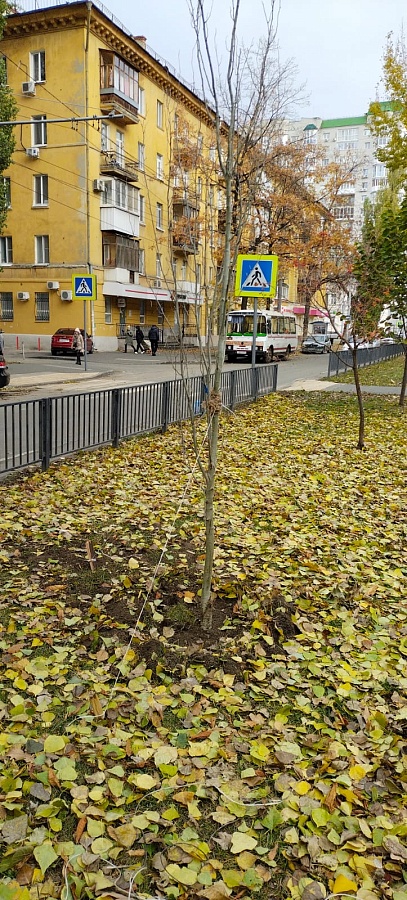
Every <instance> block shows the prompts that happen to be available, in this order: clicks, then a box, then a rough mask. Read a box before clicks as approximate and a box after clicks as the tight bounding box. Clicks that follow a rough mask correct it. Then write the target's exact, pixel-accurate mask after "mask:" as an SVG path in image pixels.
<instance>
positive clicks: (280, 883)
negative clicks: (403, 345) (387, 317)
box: [0, 394, 407, 900]
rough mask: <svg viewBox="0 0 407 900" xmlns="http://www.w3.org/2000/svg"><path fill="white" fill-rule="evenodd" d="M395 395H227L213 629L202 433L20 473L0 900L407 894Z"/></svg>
mask: <svg viewBox="0 0 407 900" xmlns="http://www.w3.org/2000/svg"><path fill="white" fill-rule="evenodd" d="M396 404H397V398H394V399H386V398H370V399H367V400H366V407H367V437H368V450H367V452H366V453H359V452H357V451H356V449H355V444H356V425H357V418H356V404H355V400H354V398H353V397H348V396H342V395H341V396H331V395H326V394H323V395H322V396H320V395H302V394H298V395H292V396H281V395H275V396H271V397H269V398H267V399H265V400H262V401H259V402H258V403H256V404H254V405H252V406H250V407H247V408H245V409H244V410H241V411H239V412H238V413H237V414H235V415H233V416H229V417H227V418H225V420H224V422H223V425H222V430H221V440H220V460H219V481H218V495H217V512H218V527H217V550H216V568H215V583H214V589H215V595H216V596H215V615H214V629H213V632H212V634H211V635H209V636H207V637H205V638H204V637H203V635H202V634H201V632H200V628H199V623H198V613H197V590H198V587H199V578H200V573H201V570H202V551H203V508H202V496H201V487H200V482H199V479H198V476H197V475H196V472H195V471H194V470H193V466H194V460H193V456H192V452H191V448H190V445H189V440H188V437H187V435H186V434H183V435H182V434H181V432H180V431H179V430H178V429H176V428H174V429H173V430H171V431H169V432H168V433H167V434H166V435H164V436H163V435H153V436H151V437H148V438H144V439H142V440H138V441H132V442H128V443H126V444H124V445H123V446H121V447H120V449H119V450H110V449H108V450H103V451H98V452H94V453H93V454H86V455H85V454H83V455H81V456H77V457H76V458H74V459H71V460H68V461H65V462H62V463H60V464H58V465H56V466H54V467H53V468H52V469H51V470H50V471H49V472H48V473H44V474H41V473H34V474H31V475H30V476H24V477H22V478H20V479H18V480H16V481H15V482H14V483H11V482H10V483H8V484H3V485H2V487H1V508H2V516H1V526H0V541H1V543H0V561H1V570H0V588H1V606H0V622H1V630H0V645H1V649H2V670H1V682H0V690H1V693H0V718H1V722H0V729H1V731H0V755H1V772H0V842H1V843H0V850H1V862H0V898H1V900H14V898H15V900H20V898H21V900H31V898H32V900H39V898H43V897H49V898H62V900H82V898H91V900H93V898H104V900H115V898H130V900H131V898H134V897H139V896H143V897H144V896H145V897H151V898H160V897H163V898H166V897H168V898H170V900H171V898H178V897H180V898H188V900H198V898H205V900H223V898H226V897H230V898H232V900H245V898H246V900H249V898H250V900H251V898H258V900H266V898H275V900H277V898H278V900H280V898H284V900H285V898H287V900H288V898H291V897H292V898H294V900H299V898H301V900H322V898H324V897H328V896H332V895H335V896H343V895H344V894H345V895H346V896H353V897H357V900H380V898H388V900H407V809H406V796H407V702H406V697H407V675H406V665H407V602H406V580H407V579H406V575H407V553H406V543H407V541H406V538H407V524H406V505H407V488H406V484H407V482H406V474H407V445H406V439H405V419H403V416H402V415H401V414H400V413H399V410H398V407H397V405H396ZM201 428H202V438H203V436H204V428H205V425H204V423H203V422H202V423H201ZM87 542H90V543H87ZM93 559H94V560H95V562H93ZM91 565H92V567H94V566H96V568H93V569H92V568H91Z"/></svg>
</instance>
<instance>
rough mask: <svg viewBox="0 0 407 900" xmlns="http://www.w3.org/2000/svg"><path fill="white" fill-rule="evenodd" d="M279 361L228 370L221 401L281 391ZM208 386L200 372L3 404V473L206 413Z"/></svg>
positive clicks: (233, 402)
mask: <svg viewBox="0 0 407 900" xmlns="http://www.w3.org/2000/svg"><path fill="white" fill-rule="evenodd" d="M277 370H278V366H277V365H276V363H271V364H270V365H265V366H261V367H260V366H258V367H257V366H256V367H255V368H246V369H233V370H231V371H228V372H223V374H222V383H221V395H222V404H223V407H224V408H225V409H230V410H231V409H234V408H235V407H236V406H238V405H239V404H242V403H245V402H248V401H251V400H255V399H256V398H257V397H261V396H264V395H265V394H269V393H272V392H273V391H275V390H277ZM207 394H208V391H207V388H206V385H205V381H204V379H203V378H202V377H200V376H195V377H193V378H188V379H186V380H185V381H182V380H181V379H177V380H174V381H163V382H158V383H152V384H139V385H135V386H134V387H124V388H112V389H110V390H102V391H91V392H88V393H81V394H65V395H62V396H58V397H46V398H44V399H41V400H24V401H19V402H17V403H4V404H0V475H4V474H7V473H10V472H13V471H16V470H18V469H23V468H26V467H27V466H30V465H41V466H42V468H43V469H44V470H45V469H47V468H48V467H49V465H50V463H51V462H52V460H54V459H58V458H59V457H61V456H66V455H67V454H70V453H75V452H77V451H78V450H91V449H92V448H94V447H100V446H103V445H105V444H111V445H112V446H113V447H117V446H118V445H119V443H120V441H122V440H124V439H126V438H130V437H135V436H136V435H142V434H148V433H149V432H153V431H165V430H166V428H167V427H168V426H169V425H171V424H174V423H175V422H181V421H185V420H186V419H188V418H189V417H190V416H191V415H192V416H199V415H202V413H203V412H204V409H205V400H206V397H207Z"/></svg>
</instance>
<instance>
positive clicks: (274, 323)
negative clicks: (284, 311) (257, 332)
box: [271, 316, 278, 334]
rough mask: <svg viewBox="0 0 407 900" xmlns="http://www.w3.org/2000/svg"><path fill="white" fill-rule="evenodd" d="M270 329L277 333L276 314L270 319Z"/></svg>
mask: <svg viewBox="0 0 407 900" xmlns="http://www.w3.org/2000/svg"><path fill="white" fill-rule="evenodd" d="M271 330H272V333H273V334H278V318H277V316H273V318H272V320H271Z"/></svg>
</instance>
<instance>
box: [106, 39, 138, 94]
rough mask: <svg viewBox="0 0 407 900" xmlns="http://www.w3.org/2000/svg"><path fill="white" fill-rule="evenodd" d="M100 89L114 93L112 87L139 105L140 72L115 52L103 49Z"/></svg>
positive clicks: (107, 92)
mask: <svg viewBox="0 0 407 900" xmlns="http://www.w3.org/2000/svg"><path fill="white" fill-rule="evenodd" d="M100 89H101V91H102V92H103V93H106V94H109V93H112V89H114V91H115V92H117V93H118V94H121V95H122V96H123V97H124V98H125V99H126V100H130V101H131V102H132V103H134V106H137V105H138V98H139V90H138V72H137V70H136V69H133V66H130V65H129V64H128V63H126V62H125V61H124V59H121V58H120V56H116V54H114V53H109V52H108V51H102V54H101V66H100Z"/></svg>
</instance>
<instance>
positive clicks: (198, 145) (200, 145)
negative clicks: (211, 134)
mask: <svg viewBox="0 0 407 900" xmlns="http://www.w3.org/2000/svg"><path fill="white" fill-rule="evenodd" d="M196 149H197V151H198V156H202V149H203V135H202V134H198V139H197V142H196Z"/></svg>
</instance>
